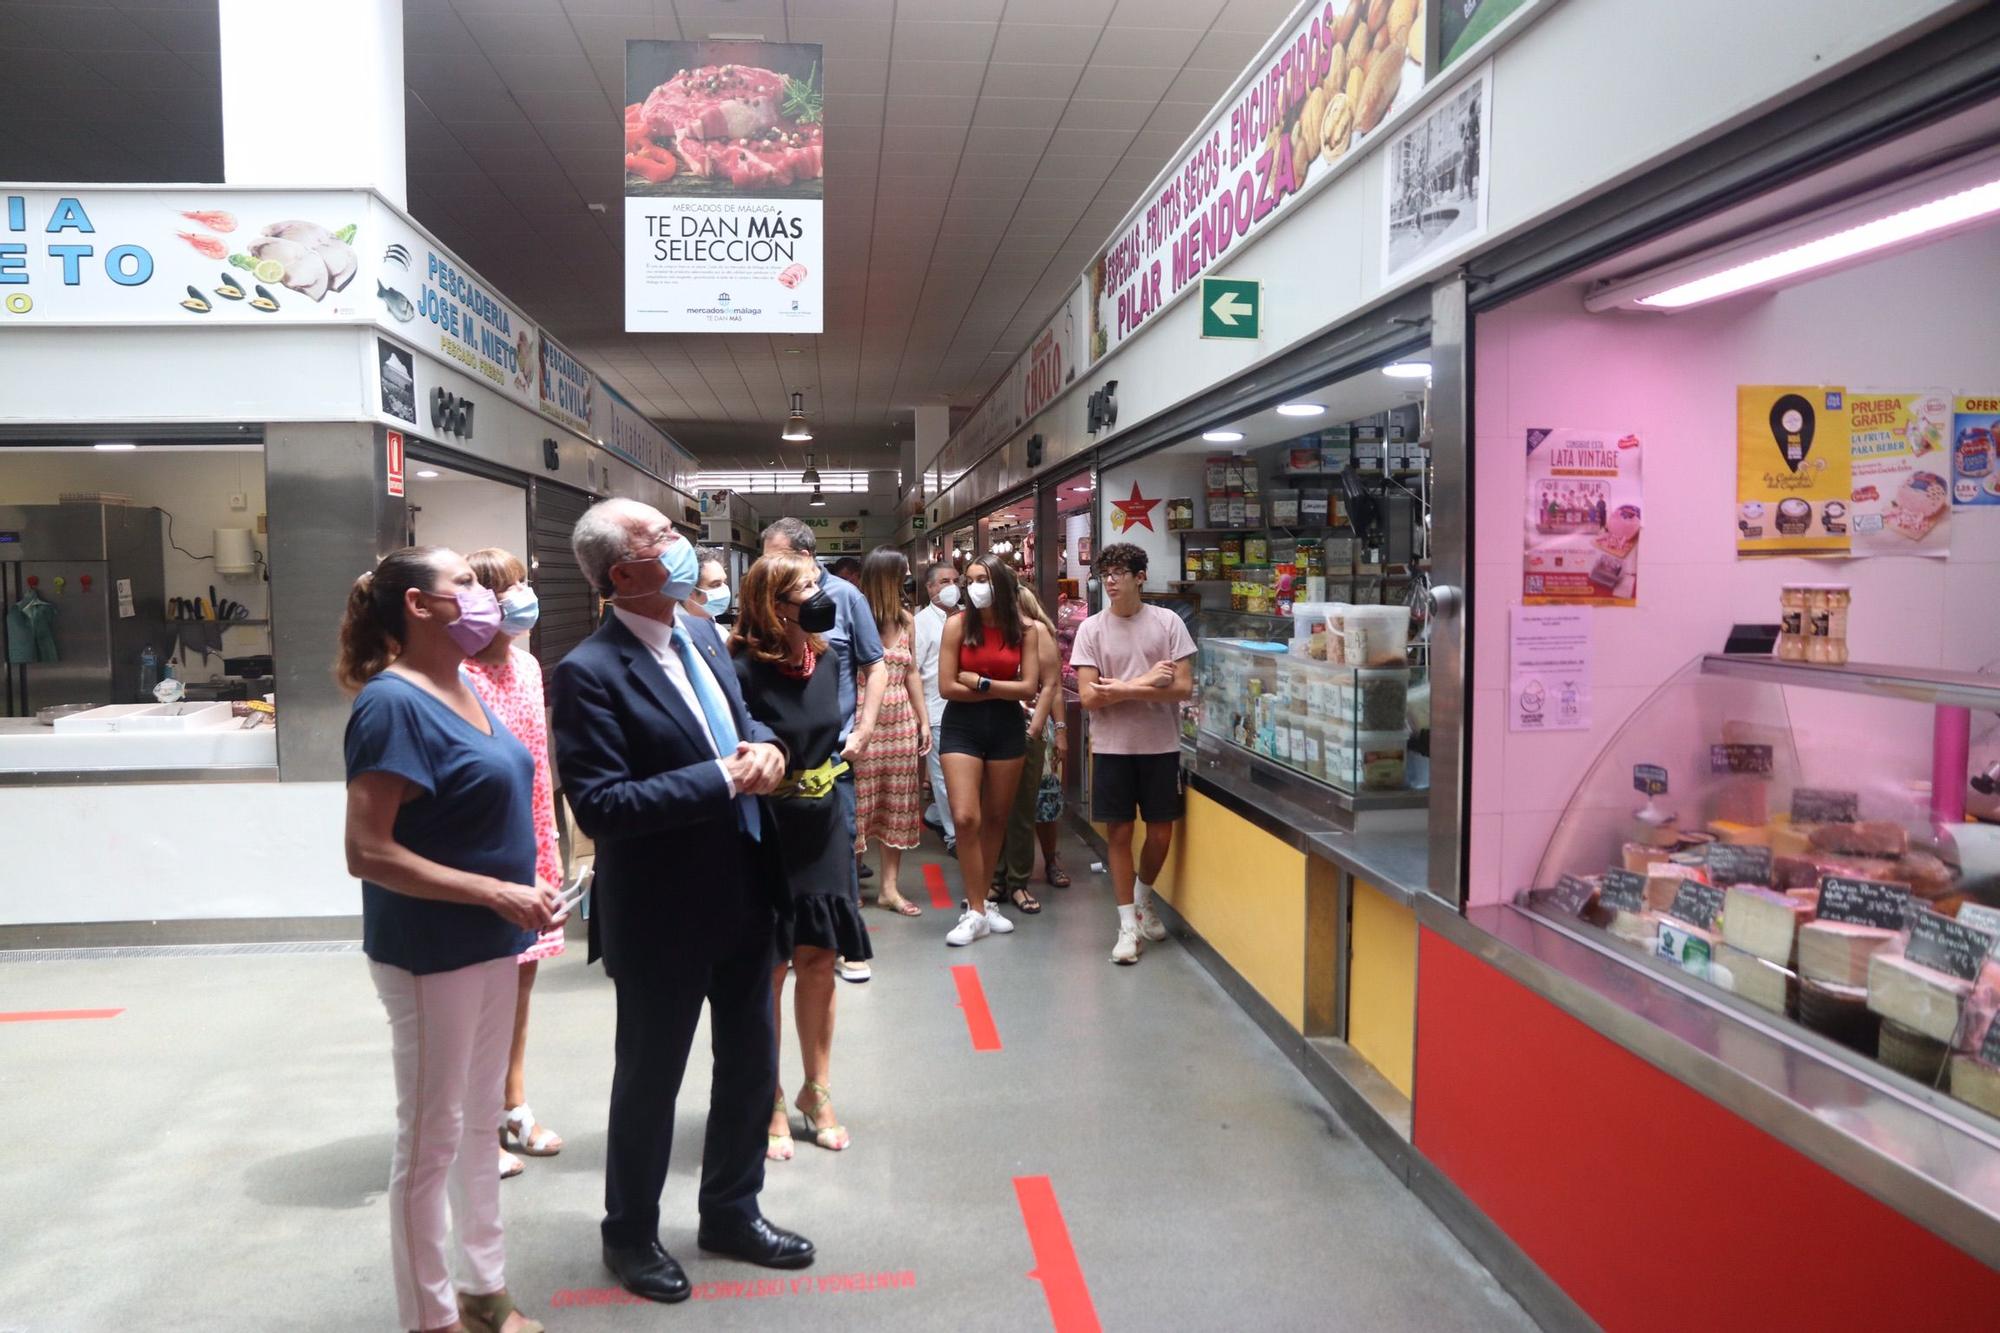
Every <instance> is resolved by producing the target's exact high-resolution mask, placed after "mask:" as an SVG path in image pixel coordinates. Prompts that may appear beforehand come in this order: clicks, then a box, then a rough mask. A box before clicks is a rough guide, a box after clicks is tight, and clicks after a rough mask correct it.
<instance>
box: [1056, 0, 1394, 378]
mask: <svg viewBox="0 0 2000 1333" xmlns="http://www.w3.org/2000/svg"><path fill="white" fill-rule="evenodd" d="M1423 66H1424V32H1423V5H1422V4H1420V3H1419V0H1394V3H1389V2H1388V0H1324V3H1322V4H1318V5H1314V6H1311V7H1310V8H1309V9H1308V10H1307V11H1306V13H1305V14H1304V15H1303V16H1302V17H1301V19H1300V21H1299V22H1298V23H1297V24H1296V25H1295V26H1294V27H1293V28H1292V29H1291V31H1290V32H1289V33H1287V34H1286V35H1285V38H1284V40H1283V41H1282V42H1280V43H1279V44H1278V45H1277V46H1276V47H1275V48H1273V51H1272V54H1271V58H1270V60H1269V61H1268V62H1267V63H1266V64H1265V65H1264V66H1263V67H1262V68H1260V69H1258V70H1256V71H1255V74H1254V77H1253V78H1252V79H1251V80H1250V82H1249V83H1248V84H1247V85H1246V86H1244V87H1242V88H1240V89H1239V90H1238V91H1237V92H1236V93H1235V94H1234V95H1233V96H1232V97H1231V98H1230V100H1229V101H1227V102H1225V103H1224V104H1223V105H1222V106H1221V107H1220V108H1218V109H1217V110H1216V112H1215V113H1214V114H1213V115H1212V116H1211V117H1210V118H1209V120H1208V122H1207V124H1205V125H1204V126H1203V127H1202V129H1201V130H1200V131H1199V132H1198V133H1197V134H1196V135H1195V136H1194V138H1193V140H1192V147H1190V148H1189V149H1188V150H1187V151H1186V152H1185V153H1184V154H1183V155H1182V156H1181V157H1180V158H1179V159H1178V160H1177V161H1176V162H1174V164H1173V172H1172V174H1171V175H1170V176H1169V177H1167V179H1166V183H1165V184H1164V185H1162V186H1161V187H1160V189H1159V191H1158V192H1157V193H1156V194H1154V195H1151V196H1149V197H1147V198H1145V199H1142V200H1141V201H1140V204H1139V210H1138V212H1137V214H1136V215H1135V216H1133V217H1131V218H1129V219H1128V220H1127V223H1126V226H1125V229H1124V231H1123V232H1121V233H1120V234H1119V235H1118V236H1117V237H1116V238H1114V239H1113V240H1112V242H1111V244H1110V245H1109V246H1108V247H1106V249H1105V251H1104V253H1103V254H1101V255H1099V256H1098V258H1097V261H1096V262H1095V263H1093V264H1092V265H1091V266H1090V273H1089V283H1090V292H1089V307H1090V308H1089V314H1090V362H1091V364H1092V365H1095V364H1096V363H1097V361H1098V360H1099V359H1101V358H1102V357H1103V356H1105V355H1106V354H1107V353H1109V352H1110V351H1111V349H1112V348H1114V347H1116V346H1118V345H1119V344H1120V343H1121V342H1123V341H1124V340H1125V339H1127V338H1129V337H1131V336H1132V335H1133V334H1134V333H1136V332H1138V331H1139V329H1141V328H1142V327H1144V326H1145V325H1146V324H1147V323H1148V322H1149V321H1151V320H1152V319H1154V318H1155V317H1156V316H1157V315H1158V314H1159V313H1160V311H1161V310H1163V309H1164V308H1165V307H1166V306H1167V305H1168V304H1170V303H1171V302H1173V301H1174V300H1176V299H1178V298H1179V297H1180V296H1181V295H1182V294H1184V293H1185V292H1186V291H1187V290H1188V289H1189V288H1190V287H1198V286H1199V283H1198V281H1197V280H1198V279H1199V278H1200V277H1201V275H1202V274H1203V273H1205V272H1207V271H1208V270H1210V269H1212V268H1215V267H1217V266H1219V265H1220V264H1221V263H1223V261H1224V259H1225V257H1226V256H1227V255H1228V253H1229V250H1230V248H1231V247H1232V246H1234V245H1236V244H1238V243H1239V242H1241V241H1242V240H1243V238H1245V237H1246V236H1249V235H1250V234H1252V233H1253V232H1257V231H1261V230H1262V229H1263V228H1265V227H1267V226H1269V225H1270V224H1271V222H1272V221H1273V220H1274V219H1275V218H1276V217H1277V215H1278V213H1279V212H1280V211H1281V209H1282V206H1283V205H1284V204H1286V203H1287V202H1288V201H1290V200H1294V199H1297V198H1299V197H1300V196H1302V195H1303V194H1305V193H1306V192H1308V191H1310V190H1314V189H1317V188H1318V187H1319V186H1321V185H1322V184H1324V183H1325V182H1327V181H1328V180H1331V179H1332V178H1333V177H1335V176H1337V175H1339V174H1340V173H1341V172H1343V171H1345V170H1346V169H1347V168H1348V167H1349V166H1350V165H1352V164H1353V162H1354V161H1355V160H1356V159H1357V158H1359V157H1360V156H1361V155H1362V151H1363V150H1364V149H1365V147H1366V146H1367V145H1368V144H1370V143H1372V142H1373V141H1374V135H1375V132H1376V130H1377V129H1379V128H1380V126H1381V125H1382V123H1383V122H1384V121H1386V120H1388V119H1390V118H1391V117H1393V116H1394V115H1395V114H1396V112H1397V111H1398V110H1400V109H1401V108H1403V107H1405V106H1408V105H1409V104H1410V102H1411V101H1412V100H1413V99H1414V98H1415V97H1416V96H1417V94H1418V93H1420V92H1421V91H1422V90H1423V86H1424V67H1423ZM1112 165H1113V164H1112V163H1110V162H1106V163H1105V169H1106V170H1107V171H1109V170H1110V168H1111V166H1112Z"/></svg>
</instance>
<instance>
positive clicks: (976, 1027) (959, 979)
mask: <svg viewBox="0 0 2000 1333" xmlns="http://www.w3.org/2000/svg"><path fill="white" fill-rule="evenodd" d="M951 979H952V980H953V981H954V982H956V983H957V985H958V1007H959V1008H961V1009H963V1010H964V1011H965V1027H966V1030H967V1031H968V1032H970V1033H971V1034H972V1049H973V1050H975V1051H997V1050H999V1049H1000V1029H999V1028H996V1027H994V1026H993V1011H992V1010H991V1009H989V1008H988V1007H987V1005H986V988H985V987H984V986H981V985H980V984H979V969H978V968H976V967H974V966H972V965H971V964H969V963H967V964H963V965H961V966H958V967H954V968H953V969H952V970H951Z"/></svg>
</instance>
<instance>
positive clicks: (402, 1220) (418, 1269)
mask: <svg viewBox="0 0 2000 1333" xmlns="http://www.w3.org/2000/svg"><path fill="white" fill-rule="evenodd" d="M368 968H369V971H370V972H371V973H373V975H374V978H375V993H376V994H377V995H379V996H381V997H382V1007H383V1008H384V1009H386V1010H388V1012H389V1036H390V1048H391V1050H392V1051H393V1053H394V1056H395V1062H396V1156H395V1160H394V1163H393V1164H392V1165H391V1167H390V1170H389V1252H390V1261H391V1264H392V1266H393V1267H394V1269H395V1274H396V1312H397V1317H398V1318H399V1319H400V1320H401V1321H402V1327H404V1328H412V1329H415V1328H445V1327H447V1326H449V1325H451V1324H454V1323H456V1322H457V1321H458V1299H457V1297H456V1296H455V1295H454V1293H453V1291H452V1279H451V1265H450V1260H449V1257H448V1255H447V1253H446V1246H447V1243H448V1241H449V1240H450V1238H451V1232H452V1229H453V1227H452V1224H453V1223H454V1222H456V1223H457V1232H458V1237H457V1239H458V1269H459V1286H460V1287H461V1289H463V1290H465V1291H467V1292H470V1293H472V1294H474V1295H487V1294H490V1293H492V1292H496V1291H499V1290H500V1289H501V1288H502V1287H504V1286H506V1285H507V1276H506V1264H507V1254H506V1242H505V1239H504V1237H503V1235H502V1232H501V1227H500V1169H499V1167H498V1165H497V1164H496V1163H497V1161H498V1157H499V1138H498V1133H499V1129H500V1117H501V1115H502V1111H501V1107H500V1103H501V1100H502V1098H503V1097H504V1096H505V1095H506V1080H507V1054H508V1051H509V1048H510V1046H511V1044H512V1041H513V1036H514V1006H515V1004H516V1002H517V1000H518V998H519V993H520V965H519V964H518V963H517V962H516V961H515V960H514V959H513V958H511V957H508V958H496V959H494V960H492V961H491V962H486V963H474V964H473V965H472V966H470V967H461V968H459V969H457V970H456V971H452V972H433V973H430V974H428V975H425V976H416V975H413V974H412V973H409V972H405V971H404V970H403V969H402V968H400V967H391V966H389V965H387V964H385V963H375V962H371V963H369V965H368ZM447 1195H448V1196H449V1208H447Z"/></svg>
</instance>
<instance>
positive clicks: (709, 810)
mask: <svg viewBox="0 0 2000 1333" xmlns="http://www.w3.org/2000/svg"><path fill="white" fill-rule="evenodd" d="M680 624H681V625H682V626H683V627H684V628H686V630H687V632H688V637H689V638H690V639H691V640H692V641H693V643H694V646H695V648H696V650H697V651H698V652H700V653H701V655H702V657H703V659H704V660H705V661H706V662H707V663H708V668H709V671H710V672H711V673H712V674H713V675H714V677H715V682H716V684H717V685H718V686H719V687H720V688H721V690H722V692H723V694H724V696H725V697H726V698H727V699H728V701H729V710H730V715H731V716H732V717H733V718H734V719H735V722H736V733H737V735H738V736H739V737H741V738H742V739H743V740H746V741H767V742H769V743H771V744H774V745H775V744H777V743H778V739H777V737H776V736H775V735H773V734H772V732H771V729H770V728H769V727H767V726H765V725H764V724H763V723H761V722H759V721H757V720H756V719H755V718H753V717H751V716H750V714H749V711H748V710H747V709H745V708H744V706H743V696H742V693H741V691H740V690H739V689H738V688H737V684H736V671H735V668H734V667H733V666H732V665H731V663H730V660H729V652H728V649H727V648H726V646H725V645H724V644H723V641H722V637H721V635H719V634H718V633H717V632H716V630H715V627H714V626H713V625H712V624H710V623H709V622H708V621H706V620H703V619H702V618H700V617H698V616H691V615H690V616H682V617H680ZM550 694H551V696H552V698H553V701H554V706H555V742H556V766H557V770H558V771H559V772H560V773H561V775H562V785H563V790H564V793H565V794H566V795H567V797H568V799H569V804H570V809H571V810H572V811H573V812H574V813H575V815H576V822H577V825H578V827H580V828H581V829H582V830H583V831H584V832H585V833H587V834H589V835H590V837H591V838H592V839H593V840H595V842H596V843H597V862H596V877H595V879H594V881H593V883H592V888H591V913H590V954H589V957H590V960H591V961H593V962H594V961H596V960H597V959H598V958H599V957H602V958H603V959H604V967H605V971H607V972H609V973H610V974H611V975H613V976H618V975H620V974H621V972H625V973H627V974H631V973H636V972H639V971H643V970H645V969H646V968H647V967H648V965H650V964H653V963H656V962H658V961H660V960H661V959H662V950H661V948H660V947H659V946H660V945H661V944H662V943H664V942H665V941H666V940H667V939H668V938H669V937H673V936H684V935H685V933H686V932H688V931H690V930H699V929H701V926H702V923H703V920H704V918H705V917H706V916H708V915H710V914H709V913H708V912H706V911H705V910H704V909H705V908H706V907H710V906H713V900H714V899H715V898H716V897H717V896H719V895H741V896H749V897H754V898H755V899H757V900H758V901H759V902H760V903H764V904H768V906H770V907H771V908H772V909H774V910H775V909H781V908H788V907H789V903H788V902H786V901H785V900H784V899H783V897H782V892H781V889H780V888H779V887H775V886H781V885H782V883H783V877H782V876H781V875H778V874H774V873H769V867H768V866H766V865H765V864H764V862H766V861H767V860H768V859H769V858H771V857H772V856H773V855H774V853H773V852H770V851H768V850H766V849H768V848H772V847H774V846H775V840H773V839H771V838H769V837H768V836H767V837H766V839H765V841H764V843H763V844H762V845H761V846H760V847H759V849H758V852H757V854H756V856H754V857H753V858H752V864H753V866H755V867H756V872H755V873H754V874H752V875H751V876H750V877H749V880H748V881H746V882H731V881H732V880H742V879H743V875H742V867H743V866H744V864H745V862H744V858H743V857H742V856H740V855H730V856H727V857H725V856H719V855H718V854H717V853H718V851H719V850H720V849H722V848H724V847H733V844H734V843H735V840H736V839H737V838H738V836H739V835H738V833H737V812H736V804H735V801H734V799H733V798H732V797H731V796H730V795H729V783H728V781H727V780H726V779H725V778H724V777H723V776H722V772H721V770H719V769H718V768H717V767H716V765H715V752H714V750H713V749H711V748H710V746H709V743H708V739H707V729H706V727H705V726H703V725H702V724H701V723H700V722H698V721H697V720H696V718H695V715H694V714H693V712H691V711H690V710H689V708H688V706H687V704H686V703H685V702H683V700H682V698H681V695H680V692H679V691H678V690H676V689H675V688H674V687H673V684H672V682H670V681H669V680H668V679H667V673H666V672H665V671H664V670H662V669H661V667H660V664H659V663H658V662H657V661H655V660H654V658H653V654H652V651H651V650H650V649H648V648H647V647H646V645H645V644H643V643H641V642H640V641H639V639H638V638H637V636H635V635H634V634H633V633H632V631H631V630H629V629H627V628H625V625H624V622H622V621H621V620H619V619H618V617H617V616H615V615H614V616H610V617H608V618H607V619H606V620H605V622H604V624H603V625H601V626H599V627H598V629H597V632H596V633H594V634H592V635H591V636H590V637H589V638H588V639H585V640H584V641H583V642H582V643H580V644H578V645H577V646H576V647H575V648H574V649H572V650H571V652H570V654H569V656H567V657H565V658H563V660H562V661H561V662H560V663H559V664H557V666H556V669H555V672H554V674H553V675H552V676H551V677H550ZM763 818H764V827H765V829H767V830H768V829H770V828H771V827H772V823H771V815H770V812H769V810H768V809H767V810H765V811H764V816H763ZM725 840H727V842H725Z"/></svg>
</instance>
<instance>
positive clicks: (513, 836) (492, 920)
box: [347, 671, 535, 976]
mask: <svg viewBox="0 0 2000 1333" xmlns="http://www.w3.org/2000/svg"><path fill="white" fill-rule="evenodd" d="M479 708H480V711H481V712H483V713H485V714H486V722H487V725H488V726H490V727H491V728H492V729H493V734H492V735H490V736H488V735H486V734H484V733H483V732H481V731H480V730H479V729H478V728H477V727H475V726H473V725H472V724H471V723H469V722H467V721H466V720H465V719H464V718H462V717H460V716H459V715H458V714H457V713H454V712H453V711H452V710H451V709H450V708H448V707H446V706H445V704H444V703H443V702H442V701H441V700H439V699H437V698H435V697H433V696H432V695H431V693H430V692H429V691H428V690H425V689H422V688H420V687H419V686H416V685H413V684H411V683H410V682H409V681H407V680H404V679H403V678H402V677H401V676H397V675H395V674H393V673H391V672H387V671H385V672H383V673H382V674H381V675H379V676H376V677H375V678H374V679H373V680H371V681H369V682H368V683H367V684H366V685H364V686H362V688H361V693H360V695H359V696H358V697H356V699H355V700H354V711H353V712H351V713H349V714H348V717H347V780H348V781H349V782H352V781H354V779H355V778H357V777H359V776H361V775H362V774H363V773H394V774H395V775H396V776H397V777H400V778H403V779H404V780H406V781H408V782H409V783H411V784H412V785H413V786H415V787H416V788H417V789H418V790H419V791H420V792H421V793H422V794H421V795H419V796H417V797H415V798H413V799H412V800H409V801H407V802H405V803H404V804H403V807H402V809H400V810H398V811H397V812H396V841H397V842H398V843H400V844H402V845H403V846H404V847H407V848H409V849H410V850H411V851H413V852H415V853H416V854H417V855H418V856H421V857H424V858H426V859H427V860H431V861H436V862H437V863H438V864H439V865H446V866H450V867H451V868H452V869H454V870H464V871H469V872H470V873H472V874H476V875H491V876H492V877H493V878H495V879H498V880H503V881H505V882H506V883H509V884H533V883H534V882H535V808H534V795H533V793H534V782H535V761H534V760H533V759H531V758H530V757H529V756H528V751H527V749H526V747H524V746H523V745H522V744H521V742H520V741H518V740H516V739H514V734H513V733H512V732H510V731H508V730H507V728H506V727H504V726H502V725H501V724H500V720H499V719H498V718H496V717H494V716H493V714H492V713H491V712H488V711H487V709H486V705H485V704H484V703H482V704H480V705H479ZM534 942H535V933H534V932H533V931H531V930H525V929H523V928H521V927H520V926H516V925H515V924H514V923H512V922H511V921H508V920H507V919H506V918H504V917H502V916H501V915H500V914H499V913H497V912H495V911H493V910H492V909H491V908H487V907H479V906H475V905H474V904H472V903H450V902H440V901H437V900H435V899H431V898H413V897H411V896H410V895H408V894H405V893H397V892H395V891H394V890H392V889H385V888H383V887H382V886H381V885H380V884H371V883H368V882H367V881H365V880H364V881H363V882H362V885H361V947H362V951H363V952H364V953H366V954H367V955H368V956H369V957H370V958H372V959H374V960H375V961H376V962H378V963H388V964H390V965H391V966H394V967H400V968H402V969H404V970H405V971H407V972H414V973H416V974H417V975H418V976H422V975H424V974H426V973H429V972H450V971H452V970H454V969H456V968H461V967H469V966H471V965H472V964H474V963H484V962H490V961H491V960H493V959H495V958H507V957H511V956H513V955H515V954H518V953H520V952H522V951H523V950H525V949H526V948H527V947H528V946H529V945H530V944H533V943H534Z"/></svg>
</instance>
